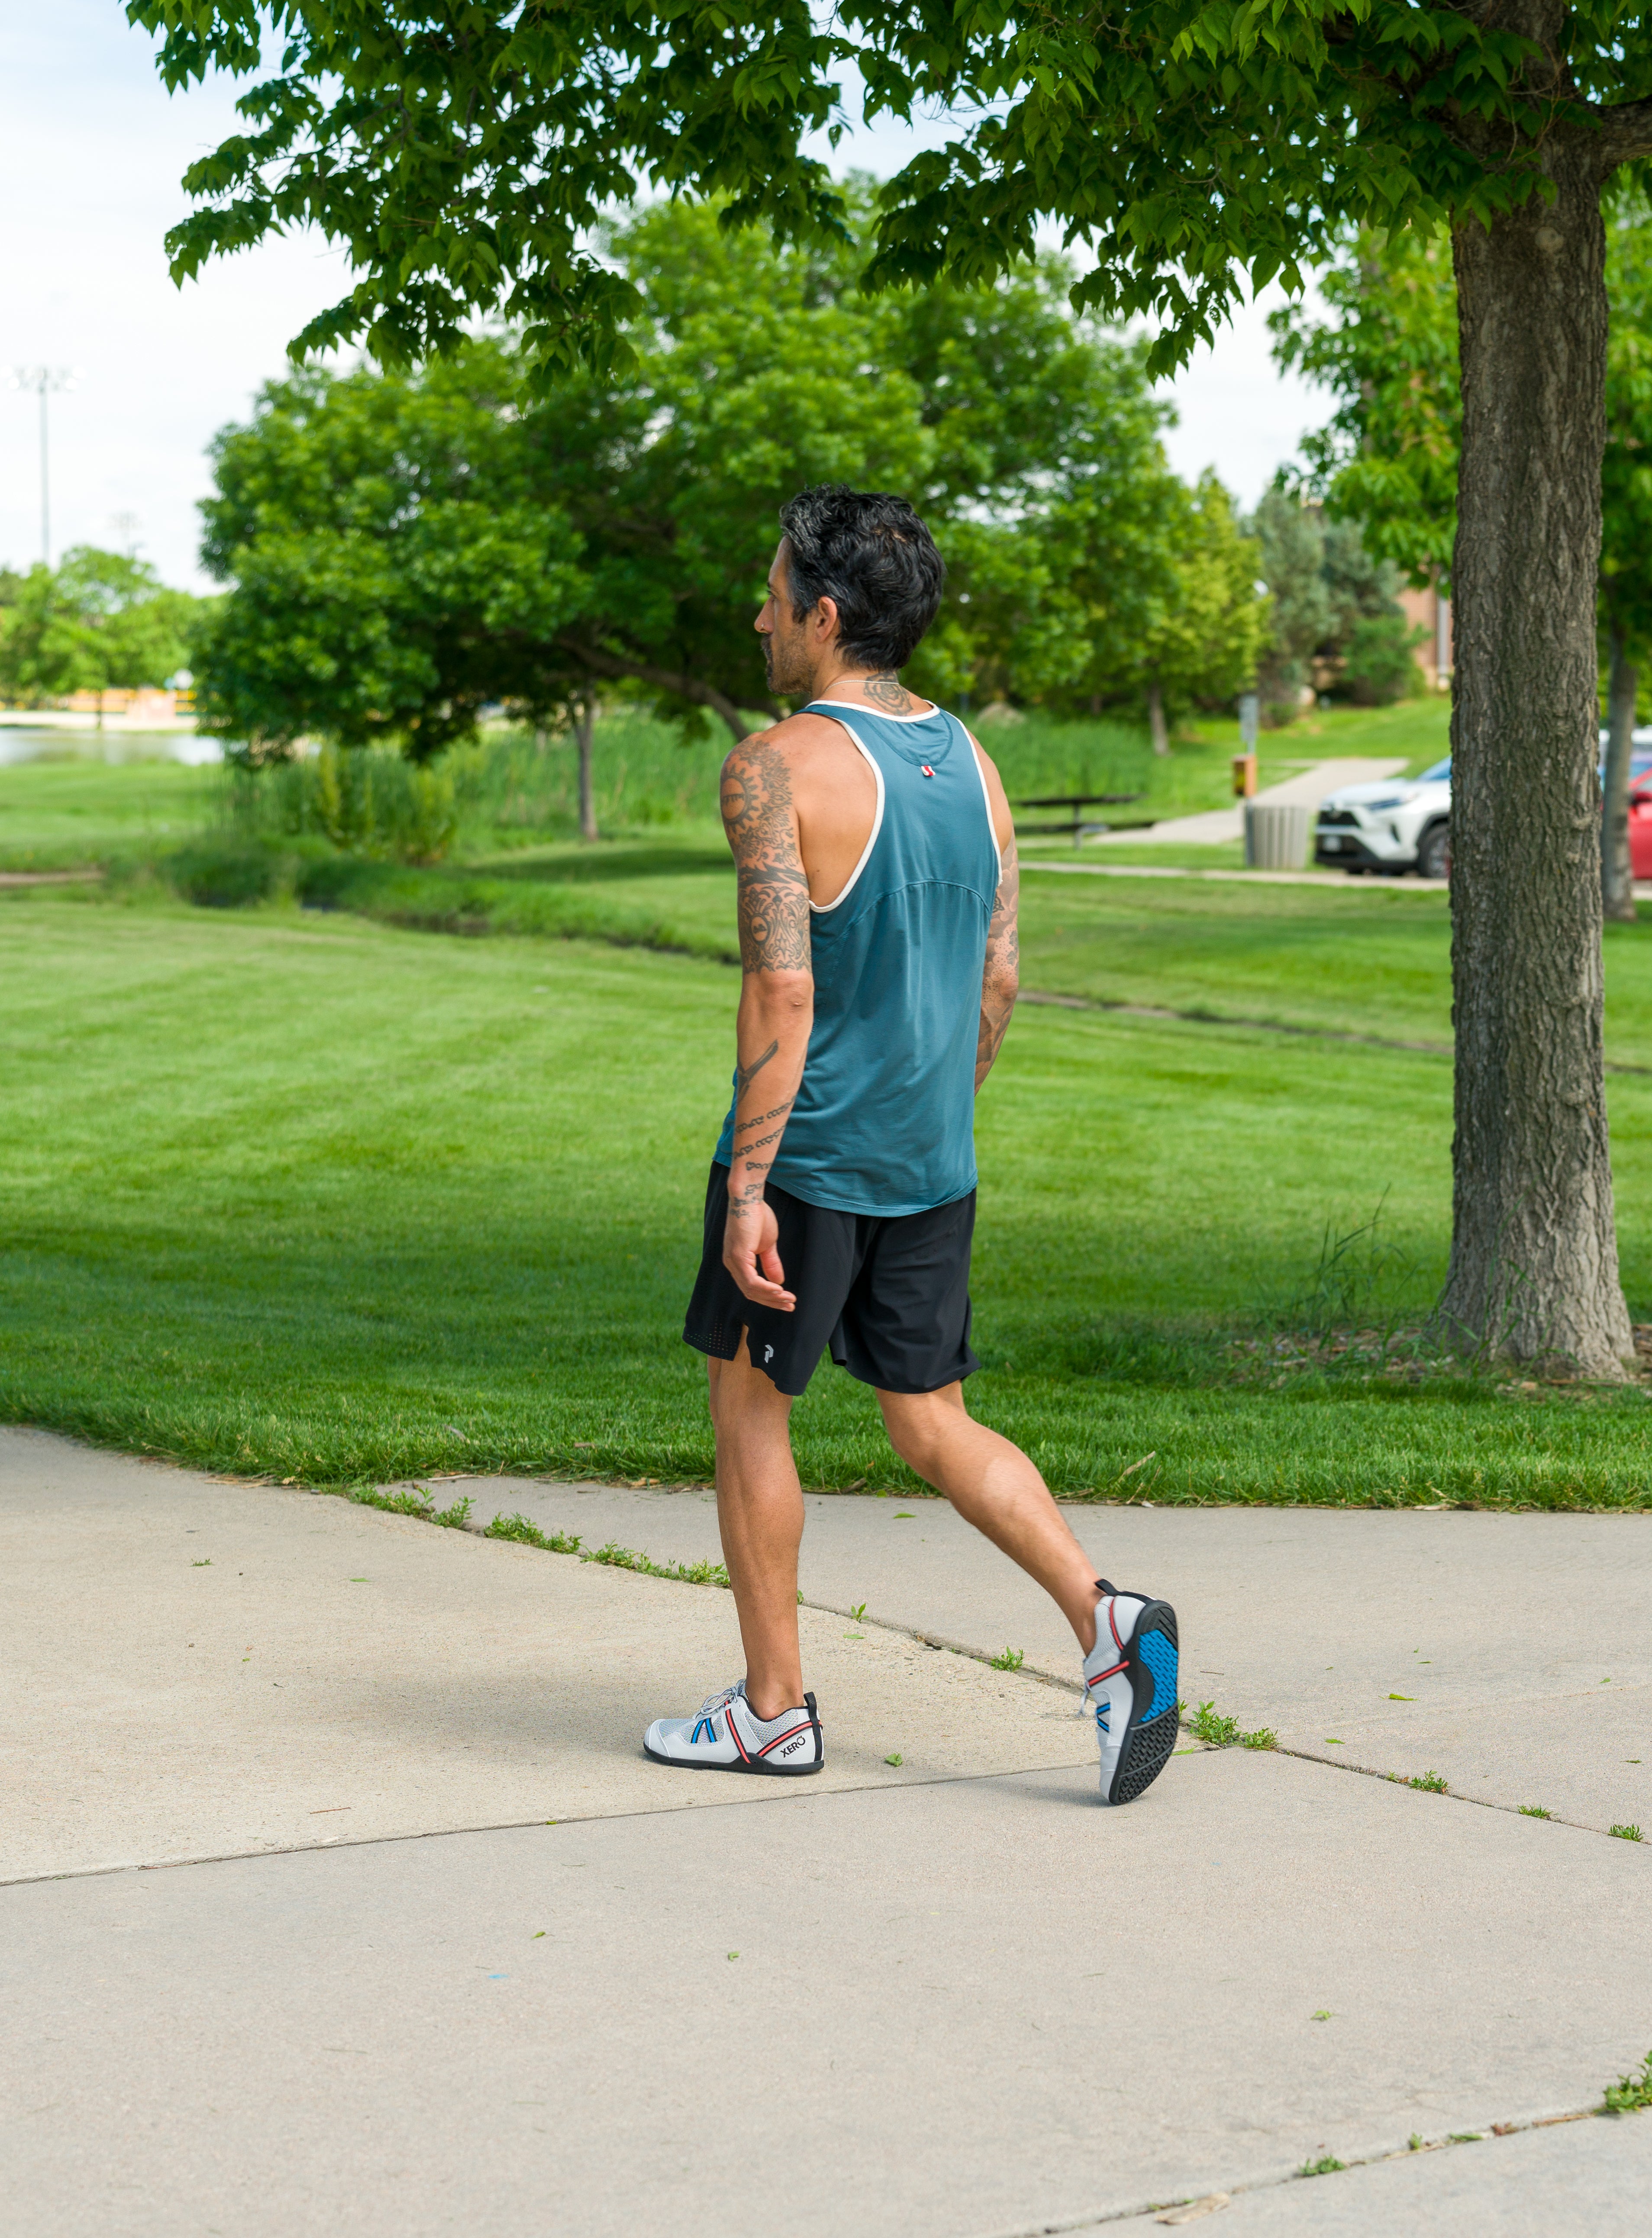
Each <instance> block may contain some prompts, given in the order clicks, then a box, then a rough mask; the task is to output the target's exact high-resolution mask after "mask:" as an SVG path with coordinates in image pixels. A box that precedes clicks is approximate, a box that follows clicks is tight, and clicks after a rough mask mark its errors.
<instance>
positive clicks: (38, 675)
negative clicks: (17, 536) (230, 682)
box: [0, 544, 202, 720]
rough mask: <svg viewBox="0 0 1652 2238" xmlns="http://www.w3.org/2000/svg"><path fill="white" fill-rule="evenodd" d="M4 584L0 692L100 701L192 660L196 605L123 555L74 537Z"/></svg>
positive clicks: (31, 700)
mask: <svg viewBox="0 0 1652 2238" xmlns="http://www.w3.org/2000/svg"><path fill="white" fill-rule="evenodd" d="M4 587H5V589H6V591H7V593H9V595H7V596H5V597H4V598H3V599H0V692H4V694H5V696H6V697H7V698H8V699H17V700H21V701H23V703H24V704H25V705H32V706H37V705H40V703H41V702H42V701H43V700H46V699H56V698H60V697H62V696H63V694H65V693H67V692H97V693H98V694H99V695H100V698H101V696H102V694H103V693H104V692H110V691H116V690H136V689H138V688H141V687H142V686H143V685H160V684H164V683H165V681H166V679H167V678H168V677H169V676H171V675H173V674H175V673H176V672H177V671H178V670H179V669H180V668H182V667H183V666H184V665H186V664H187V662H188V660H189V653H190V646H191V641H192V639H193V635H194V632H195V631H196V627H197V626H198V620H199V616H200V610H201V603H202V602H201V601H200V600H199V599H194V598H192V597H191V596H190V595H189V593H188V592H187V591H174V590H169V589H168V587H167V586H166V585H165V584H164V583H163V582H162V580H161V579H160V577H159V575H157V574H156V571H155V569H154V568H153V567H151V566H149V564H148V562H147V561H145V560H142V559H135V558H133V557H132V556H131V554H129V553H122V552H101V551H99V550H98V549H97V548H96V546H92V545H89V544H77V545H75V546H72V547H71V548H70V550H69V551H67V552H65V553H64V554H63V559H62V561H61V562H60V564H59V565H58V566H56V568H51V567H47V566H43V565H40V564H38V563H37V564H36V566H33V567H31V568H30V570H29V572H28V573H27V574H26V575H22V576H17V575H13V576H10V579H9V581H8V584H7V585H6V586H4ZM99 717H100V720H101V717H102V710H101V708H100V711H99Z"/></svg>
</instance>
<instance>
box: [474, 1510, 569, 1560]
mask: <svg viewBox="0 0 1652 2238" xmlns="http://www.w3.org/2000/svg"><path fill="white" fill-rule="evenodd" d="M481 1535H482V1537H483V1538H484V1539H514V1541H515V1543H516V1544H517V1545H518V1546H540V1547H542V1548H543V1549H544V1551H545V1552H546V1553H547V1554H577V1553H579V1551H580V1549H581V1546H584V1544H585V1541H584V1539H576V1538H574V1537H573V1536H571V1535H570V1533H567V1532H566V1531H549V1532H547V1531H541V1529H540V1527H539V1526H538V1524H537V1523H534V1522H533V1521H531V1520H529V1518H528V1517H527V1516H526V1515H496V1516H494V1520H493V1521H492V1522H491V1523H490V1524H489V1525H488V1528H487V1529H486V1530H485V1531H484V1532H483V1533H482V1534H481Z"/></svg>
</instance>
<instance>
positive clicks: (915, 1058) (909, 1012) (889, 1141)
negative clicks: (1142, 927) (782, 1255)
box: [716, 699, 1001, 1218]
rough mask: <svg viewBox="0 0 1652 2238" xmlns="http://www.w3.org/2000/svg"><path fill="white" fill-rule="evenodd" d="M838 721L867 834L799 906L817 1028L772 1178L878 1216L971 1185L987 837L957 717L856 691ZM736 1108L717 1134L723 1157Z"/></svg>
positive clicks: (988, 907)
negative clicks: (876, 706)
mask: <svg viewBox="0 0 1652 2238" xmlns="http://www.w3.org/2000/svg"><path fill="white" fill-rule="evenodd" d="M805 712H807V713H809V714H818V715H826V716H829V717H830V718H832V719H833V721H834V722H838V723H840V724H841V725H843V727H844V729H845V730H846V732H848V733H849V736H850V738H852V739H853V741H854V743H855V745H857V746H858V747H859V750H860V752H862V753H863V754H864V755H865V756H866V760H867V761H868V762H869V763H870V764H871V766H872V774H873V776H874V777H875V778H877V781H878V804H877V809H876V811H875V813H874V816H873V818H872V837H871V838H869V839H868V840H867V842H866V851H865V853H864V854H863V855H862V856H861V858H860V861H859V864H858V865H857V867H856V869H855V870H854V871H853V874H852V876H851V877H850V879H849V883H848V884H847V885H846V886H845V888H844V890H843V891H842V892H841V893H840V894H839V896H838V897H837V899H836V900H835V901H832V902H827V903H826V904H819V905H817V904H813V903H811V904H810V916H809V930H810V937H811V951H812V961H813V972H814V1026H813V1031H812V1032H811V1033H810V1036H809V1049H808V1056H807V1057H806V1060H805V1062H804V1066H803V1083H802V1086H801V1087H800V1088H799V1090H798V1097H797V1102H795V1103H794V1104H793V1108H792V1116H791V1117H790V1119H789V1120H788V1121H787V1122H786V1133H785V1135H784V1136H783V1137H782V1138H781V1142H780V1155H779V1157H778V1158H776V1160H775V1161H774V1163H773V1167H772V1168H771V1169H770V1179H771V1180H773V1181H774V1182H778V1183H779V1184H780V1187H781V1188H782V1189H788V1190H789V1191H790V1192H791V1194H792V1195H793V1196H798V1197H801V1198H803V1199H804V1201H805V1202H806V1203H809V1204H818V1205H824V1206H826V1207H828V1208H832V1209H834V1210H837V1211H840V1212H856V1213H871V1214H876V1215H883V1216H885V1217H886V1218H894V1217H899V1216H900V1215H905V1214H907V1213H913V1212H927V1211H929V1210H930V1209H931V1208H932V1207H933V1206H935V1205H939V1204H951V1203H952V1202H953V1201H954V1200H955V1199H956V1198H958V1197H961V1196H967V1195H969V1193H970V1191H971V1190H972V1189H973V1188H974V1186H975V1052H976V1045H977V1039H978V1036H979V1026H980V1016H981V973H982V969H983V967H984V965H985V961H986V932H987V925H988V923H989V921H990V919H991V917H992V904H993V901H994V899H995V897H996V896H997V893H998V877H999V872H1000V867H1001V866H1000V864H999V860H998V840H997V838H996V836H995V835H994V833H993V830H992V813H991V810H990V808H989V806H988V803H987V796H986V779H985V777H984V776H983V774H982V771H981V765H980V763H979V761H978V759H977V758H976V755H975V751H974V749H973V747H972V745H970V742H969V738H968V736H967V734H966V732H965V729H964V726H963V725H962V724H961V723H959V721H958V719H957V718H956V717H955V716H952V715H948V714H945V713H944V712H942V711H941V710H940V709H939V708H937V709H936V710H934V712H932V713H931V714H928V715H907V716H896V715H879V714H877V713H875V712H873V711H872V709H871V708H870V707H866V706H863V705H861V704H860V703H859V701H850V700H834V699H816V700H813V701H811V702H810V705H809V706H808V708H807V709H806V711H805ZM733 1138H734V1108H733V1104H732V1103H731V1104H730V1106H729V1112H728V1117H727V1118H726V1120H725V1122H723V1131H722V1135H721V1137H720V1140H719V1142H718V1144H717V1150H716V1158H717V1162H718V1163H719V1164H720V1165H725V1166H726V1165H730V1164H732V1163H733Z"/></svg>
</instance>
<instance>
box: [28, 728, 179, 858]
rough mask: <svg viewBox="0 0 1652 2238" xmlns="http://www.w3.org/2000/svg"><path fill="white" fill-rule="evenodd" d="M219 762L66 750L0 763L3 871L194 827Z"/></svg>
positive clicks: (109, 850)
mask: <svg viewBox="0 0 1652 2238" xmlns="http://www.w3.org/2000/svg"><path fill="white" fill-rule="evenodd" d="M221 791H222V774H221V772H220V771H218V770H217V769H216V767H207V768H196V769H189V768H186V767H184V766H183V765H182V764H181V763H178V762H167V761H159V760H156V761H128V762H109V763H104V762H92V761H88V760H84V759H82V758H77V757H76V756H75V755H74V754H72V753H71V752H64V753H63V755H61V756H53V757H52V758H48V759H43V760H40V761H33V762H11V763H3V764H0V870H8V871H14V870H16V871H27V870H56V869H58V868H67V867H71V866H75V865H78V864H85V863H97V862H103V861H105V860H107V859H108V857H109V856H110V855H112V854H117V853H119V852H122V851H125V850H129V849H132V848H136V847H144V846H150V845H153V844H156V843H157V842H160V843H165V842H166V841H168V840H169V839H174V838H182V836H183V835H184V834H185V833H187V832H189V831H195V830H196V829H197V828H198V827H199V826H200V825H201V824H202V823H203V822H204V821H205V820H206V819H207V818H208V817H209V816H210V815H211V814H212V813H213V812H214V810H215V809H216V804H217V802H218V799H219V798H220V794H221Z"/></svg>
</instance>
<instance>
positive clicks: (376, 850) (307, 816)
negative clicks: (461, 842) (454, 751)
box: [234, 745, 459, 863]
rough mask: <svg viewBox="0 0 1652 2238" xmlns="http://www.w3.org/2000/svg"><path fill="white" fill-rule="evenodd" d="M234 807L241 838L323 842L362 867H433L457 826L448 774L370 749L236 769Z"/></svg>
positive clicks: (335, 750)
mask: <svg viewBox="0 0 1652 2238" xmlns="http://www.w3.org/2000/svg"><path fill="white" fill-rule="evenodd" d="M234 800H235V817H236V823H237V824H239V825H240V827H241V828H242V830H243V831H255V832H258V833H261V834H267V835H270V836H275V837H280V838H322V839H327V840H329V841H330V842H331V843H332V844H333V845H334V846H335V847H336V848H338V849H339V850H340V851H341V852H342V853H343V854H347V855H355V856H362V857H366V858H367V859H368V861H369V862H395V863H437V862H440V861H441V857H443V856H444V855H445V854H446V853H447V851H448V848H449V847H450V846H451V845H452V844H453V838H454V832H455V831H457V829H458V824H459V818H458V814H457V811H456V810H455V807H454V784H453V778H452V776H451V774H450V773H449V772H448V771H446V770H444V769H421V768H417V767H415V765H414V764H412V763H411V762H409V761H407V760H405V759H404V758H402V756H401V755H400V754H398V753H393V752H388V750H386V749H384V748H380V747H372V746H358V747H355V748H352V749H349V750H348V751H345V750H341V749H340V748H339V747H338V746H335V745H326V746H323V747H322V751H321V752H320V753H319V754H317V755H315V757H314V758H304V759H302V760H297V761H289V762H276V763H273V764H270V765H267V766H266V767H264V768H262V769H243V770H242V771H238V772H237V773H236V792H235V795H234Z"/></svg>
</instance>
